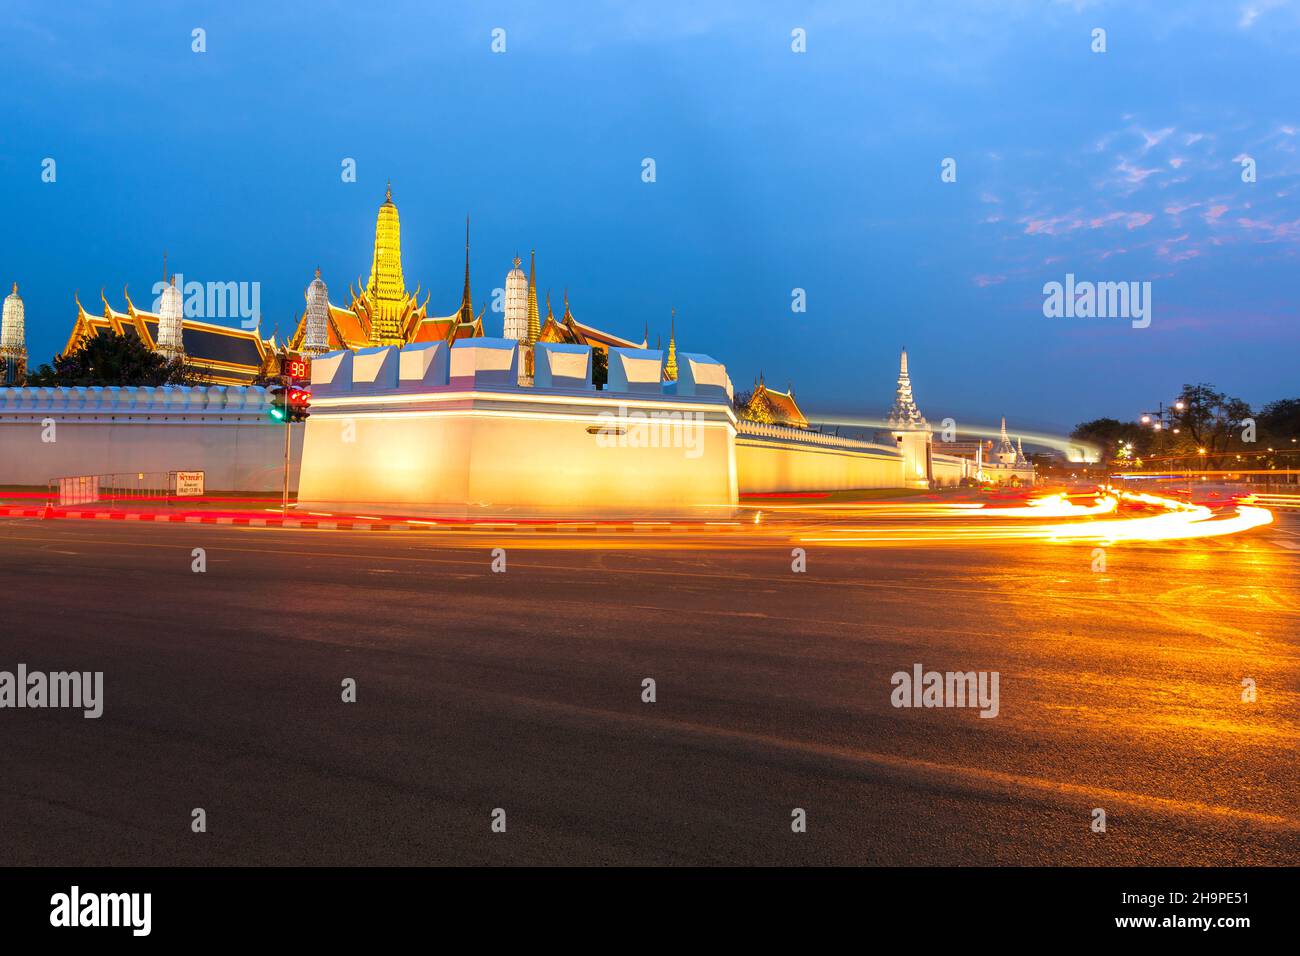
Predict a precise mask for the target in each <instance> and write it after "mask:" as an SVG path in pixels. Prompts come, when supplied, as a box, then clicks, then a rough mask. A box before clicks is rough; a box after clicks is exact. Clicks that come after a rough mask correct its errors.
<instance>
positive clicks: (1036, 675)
mask: <svg viewBox="0 0 1300 956" xmlns="http://www.w3.org/2000/svg"><path fill="white" fill-rule="evenodd" d="M647 537H648V536H641V537H639V538H637V539H636V540H637V541H638V542H645V541H646V540H647ZM631 541H632V538H631V537H629V536H627V535H624V536H623V537H622V538H620V539H618V540H615V539H614V537H613V536H610V537H609V538H606V539H602V538H600V537H598V536H590V537H586V538H583V537H580V536H575V537H573V538H572V539H569V538H562V537H550V538H548V539H546V541H545V545H546V546H545V547H544V548H538V547H537V545H538V543H539V540H538V537H537V536H536V535H534V536H531V537H530V536H527V535H524V534H513V533H509V532H508V531H507V530H505V529H503V530H502V531H500V532H498V531H492V530H484V531H482V532H481V533H478V534H476V535H470V534H456V535H451V534H441V533H440V532H438V531H434V530H430V531H428V532H415V531H407V532H401V533H398V532H344V531H286V530H273V529H266V528H248V527H244V528H236V527H214V526H197V525H195V526H190V525H183V526H181V525H162V524H159V525H157V526H154V525H147V524H143V523H141V522H121V521H113V522H110V521H36V520H22V519H13V520H0V581H3V582H4V583H3V602H4V603H3V611H2V614H3V617H2V623H0V634H3V637H2V639H0V669H3V670H13V669H14V668H15V666H16V665H17V664H18V663H19V662H22V663H25V664H26V665H27V667H28V668H29V670H38V669H39V670H46V671H54V670H73V669H75V670H83V671H103V673H104V698H105V700H104V713H103V716H102V717H101V718H99V719H97V720H91V719H84V718H83V717H82V716H81V714H80V713H79V712H69V711H54V710H26V709H24V710H11V709H6V710H0V726H2V727H3V737H4V772H3V773H2V774H0V821H3V824H2V825H0V863H3V864H64V865H101V864H102V865H107V864H182V865H188V864H237V865H243V864H248V865H252V864H257V865H266V864H344V865H346V864H413V865H425V864H449V863H454V864H541V863H548V864H592V863H596V864H974V865H985V864H1085V865H1087V864H1252V863H1256V864H1257V863H1263V864H1281V863H1295V862H1296V859H1297V847H1298V846H1300V785H1298V784H1297V780H1300V772H1298V771H1300V756H1298V754H1300V746H1298V744H1300V706H1298V705H1300V649H1298V648H1300V627H1298V625H1300V574H1298V573H1297V568H1298V567H1300V560H1298V558H1300V553H1298V552H1297V546H1300V518H1297V517H1295V516H1290V517H1286V516H1283V517H1281V518H1279V521H1278V522H1277V523H1276V524H1274V525H1271V526H1269V527H1267V528H1261V529H1257V530H1255V531H1251V532H1248V533H1245V534H1242V535H1236V536H1231V537H1227V538H1216V539H1209V540H1193V541H1183V542H1170V543H1160V544H1139V545H1122V546H1116V547H1112V548H1110V549H1108V551H1107V554H1106V559H1107V565H1106V570H1105V571H1104V572H1102V571H1094V570H1093V567H1094V559H1093V550H1092V546H1090V545H1080V544H1059V543H1058V544H1054V543H1047V542H1010V543H1006V544H999V543H992V544H987V545H976V546H947V547H916V548H885V549H881V548H864V549H856V548H843V547H835V548H818V547H815V546H810V547H809V548H808V550H807V570H806V571H805V572H803V573H796V572H794V571H792V568H791V565H792V558H791V554H790V549H789V546H788V545H785V546H781V545H780V544H779V543H773V544H771V545H770V546H769V545H767V544H763V545H762V546H750V547H743V548H739V547H738V548H733V547H730V546H728V545H727V542H726V541H725V540H724V539H708V540H691V541H686V540H683V539H679V538H674V537H672V536H659V538H657V539H656V540H655V541H654V542H653V544H654V545H655V546H654V547H628V546H627V545H628V544H629V543H630V542H631ZM688 545H689V546H688ZM196 548H202V549H204V552H205V556H206V571H204V572H202V573H196V572H195V571H193V570H192V567H193V563H194V557H193V552H194V549H196ZM494 548H503V549H504V551H505V557H506V562H507V563H506V570H505V572H504V573H501V572H494V571H493V570H492V567H491V564H492V553H491V552H492V550H493V549H494ZM917 663H919V664H921V665H922V666H923V668H924V669H925V670H931V669H933V670H938V671H963V672H964V671H972V670H973V671H990V672H991V671H996V672H998V674H999V675H1000V702H999V713H998V715H997V716H996V717H995V718H988V719H985V718H981V717H980V716H979V715H978V713H977V712H976V711H975V710H972V709H961V708H932V709H926V708H920V709H901V708H895V707H893V706H892V705H891V692H892V690H893V686H892V684H891V677H892V675H893V674H895V673H896V672H899V671H909V672H910V671H911V669H912V667H913V665H914V664H917ZM347 678H351V679H353V680H355V681H356V686H357V700H356V702H355V703H344V702H343V701H342V699H341V696H342V690H341V687H342V682H343V681H344V680H345V679H347ZM646 678H651V679H653V680H654V681H655V692H656V701H655V702H654V703H646V702H643V700H642V694H643V690H642V688H643V681H644V680H645V679H646ZM1245 678H1249V679H1251V680H1253V681H1254V682H1255V686H1256V688H1257V699H1256V701H1255V702H1254V703H1248V702H1244V701H1243V700H1242V690H1243V688H1242V681H1243V679H1245ZM195 808H202V809H203V810H204V811H205V813H206V821H207V832H205V833H194V832H192V830H191V819H192V811H193V810H194V809H195ZM497 808H500V809H503V810H504V811H505V820H506V831H505V832H504V833H494V832H493V831H492V826H491V824H492V814H493V811H494V809H497ZM796 808H799V809H802V810H804V811H805V813H806V819H807V831H806V832H804V833H795V832H793V831H792V827H791V820H792V812H793V811H794V810H795V809H796ZM1097 808H1100V809H1103V810H1104V811H1105V813H1106V831H1105V832H1104V833H1096V832H1093V830H1092V829H1091V827H1090V824H1092V822H1093V811H1094V809H1097Z"/></svg>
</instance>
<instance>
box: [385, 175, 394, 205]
mask: <svg viewBox="0 0 1300 956" xmlns="http://www.w3.org/2000/svg"><path fill="white" fill-rule="evenodd" d="M392 201H393V181H392V180H391V179H390V180H389V181H388V185H387V186H385V187H384V202H392Z"/></svg>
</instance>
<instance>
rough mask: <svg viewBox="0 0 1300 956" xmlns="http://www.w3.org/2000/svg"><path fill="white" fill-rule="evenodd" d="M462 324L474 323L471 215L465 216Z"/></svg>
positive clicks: (461, 302)
mask: <svg viewBox="0 0 1300 956" xmlns="http://www.w3.org/2000/svg"><path fill="white" fill-rule="evenodd" d="M460 318H461V321H462V322H473V321H474V300H473V298H472V297H471V296H470V291H469V213H466V214H465V290H464V291H463V292H462V293H461V295H460Z"/></svg>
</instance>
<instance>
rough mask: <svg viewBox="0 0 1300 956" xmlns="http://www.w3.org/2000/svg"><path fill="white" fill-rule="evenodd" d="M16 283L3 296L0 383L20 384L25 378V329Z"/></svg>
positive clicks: (24, 318) (0, 332)
mask: <svg viewBox="0 0 1300 956" xmlns="http://www.w3.org/2000/svg"><path fill="white" fill-rule="evenodd" d="M25 323H26V317H25V313H24V310H23V300H22V298H21V297H20V296H19V295H18V283H17V282H15V283H14V289H13V291H12V292H10V293H9V294H8V295H7V296H5V304H4V313H3V319H0V385H21V384H22V383H23V382H24V381H26V379H27V329H26V324H25Z"/></svg>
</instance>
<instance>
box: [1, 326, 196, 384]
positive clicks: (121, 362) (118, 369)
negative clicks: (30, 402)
mask: <svg viewBox="0 0 1300 956" xmlns="http://www.w3.org/2000/svg"><path fill="white" fill-rule="evenodd" d="M207 382H208V377H207V376H206V375H204V374H203V373H202V372H201V371H199V370H198V369H197V368H195V367H194V366H193V365H191V364H190V363H188V362H186V361H183V360H182V361H179V362H169V361H167V359H165V358H164V357H163V356H162V355H160V354H159V353H157V352H155V351H154V350H153V349H151V348H149V347H148V346H146V345H145V344H144V343H143V342H141V341H140V339H138V338H136V337H135V336H133V335H119V334H118V333H116V332H101V333H100V334H98V335H94V336H91V337H90V338H88V339H87V340H86V341H85V342H84V343H82V345H81V346H80V347H79V348H77V349H76V350H75V351H72V352H69V353H68V354H67V355H56V356H55V357H54V363H53V364H52V365H51V364H48V363H47V364H44V365H42V366H41V367H40V368H39V369H37V370H36V371H35V372H32V373H30V374H29V375H28V376H27V384H28V385H205V384H207Z"/></svg>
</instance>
